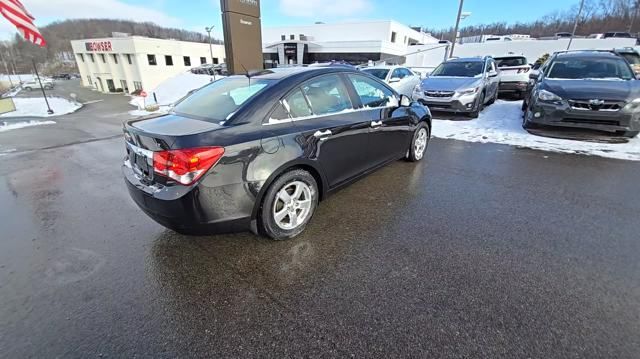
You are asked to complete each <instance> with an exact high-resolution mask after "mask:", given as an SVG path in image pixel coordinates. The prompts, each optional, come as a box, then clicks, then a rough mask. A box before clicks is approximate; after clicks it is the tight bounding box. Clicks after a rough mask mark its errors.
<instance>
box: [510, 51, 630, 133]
mask: <svg viewBox="0 0 640 359" xmlns="http://www.w3.org/2000/svg"><path fill="white" fill-rule="evenodd" d="M530 77H531V80H532V81H533V82H534V84H533V86H532V87H531V90H530V91H529V94H528V95H527V98H526V99H525V102H524V104H523V110H524V111H525V113H524V118H523V124H522V125H523V127H524V128H525V129H528V128H532V127H534V126H536V125H549V126H561V127H572V128H584V129H593V130H600V131H607V132H614V133H617V134H619V135H623V136H626V137H635V136H636V135H637V134H638V132H639V131H640V81H638V80H636V78H635V75H634V72H633V70H632V69H631V67H630V66H629V63H628V62H627V61H625V60H624V58H622V57H621V56H620V55H618V54H616V53H614V52H613V51H570V52H559V53H556V54H554V55H553V56H552V57H551V58H550V59H549V61H547V62H546V63H545V65H544V66H543V67H542V68H541V69H540V72H539V73H532V74H531V75H530Z"/></svg>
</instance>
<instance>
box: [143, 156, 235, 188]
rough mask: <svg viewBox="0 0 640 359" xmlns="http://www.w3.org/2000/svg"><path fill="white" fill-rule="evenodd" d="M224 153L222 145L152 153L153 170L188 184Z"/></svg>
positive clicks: (198, 177) (200, 175) (213, 164)
mask: <svg viewBox="0 0 640 359" xmlns="http://www.w3.org/2000/svg"><path fill="white" fill-rule="evenodd" d="M222 155H224V148H222V147H200V148H187V149H181V150H171V151H161V152H154V153H153V171H154V172H155V173H157V174H159V175H162V176H165V177H169V178H171V179H173V180H176V181H178V182H179V183H180V184H183V185H185V186H188V185H190V184H193V183H194V182H195V181H197V180H198V179H200V177H202V175H203V174H205V173H206V172H207V171H208V170H209V169H210V168H211V167H213V166H215V164H216V163H218V161H219V160H220V158H222Z"/></svg>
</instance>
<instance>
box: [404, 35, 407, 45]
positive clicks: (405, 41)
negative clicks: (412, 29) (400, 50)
mask: <svg viewBox="0 0 640 359" xmlns="http://www.w3.org/2000/svg"><path fill="white" fill-rule="evenodd" d="M404 43H405V44H406V43H407V37H406V36H405V37H404Z"/></svg>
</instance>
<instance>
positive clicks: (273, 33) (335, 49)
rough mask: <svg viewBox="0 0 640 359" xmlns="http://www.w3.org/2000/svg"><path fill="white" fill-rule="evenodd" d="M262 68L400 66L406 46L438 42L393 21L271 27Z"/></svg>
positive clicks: (266, 30) (265, 35) (265, 32)
mask: <svg viewBox="0 0 640 359" xmlns="http://www.w3.org/2000/svg"><path fill="white" fill-rule="evenodd" d="M262 41H263V53H264V59H265V65H266V66H267V67H269V65H275V64H276V63H277V64H289V65H293V64H311V63H315V62H328V61H332V60H337V61H339V60H343V61H348V62H350V63H366V62H367V61H369V60H373V61H378V60H387V62H390V63H403V62H404V61H405V55H406V54H407V53H408V47H409V46H411V45H418V44H433V43H438V39H436V38H434V37H433V36H431V35H430V34H427V33H424V32H421V31H416V30H414V29H412V28H410V27H408V26H406V25H403V24H401V23H399V22H396V21H393V20H387V21H366V22H349V23H336V24H324V23H316V24H313V25H302V26H284V27H271V28H264V29H263V30H262Z"/></svg>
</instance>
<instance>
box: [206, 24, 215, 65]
mask: <svg viewBox="0 0 640 359" xmlns="http://www.w3.org/2000/svg"><path fill="white" fill-rule="evenodd" d="M213 28H214V26H213V25H211V27H205V28H204V30H205V31H206V32H207V34H209V53H210V54H211V65H213V46H212V45H211V31H213Z"/></svg>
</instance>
